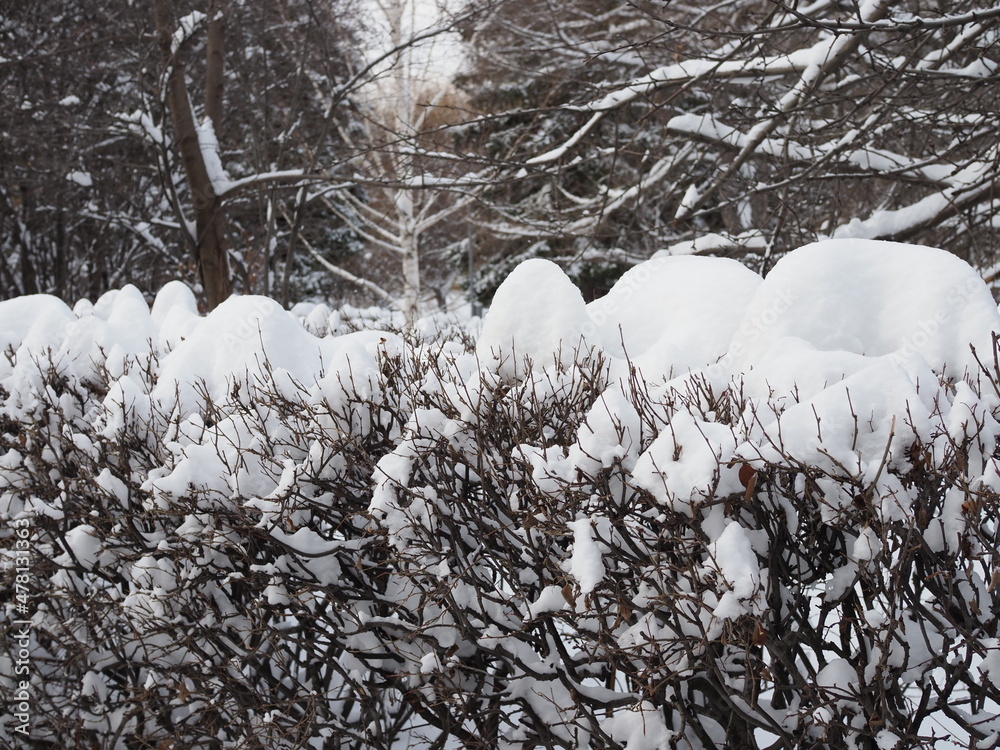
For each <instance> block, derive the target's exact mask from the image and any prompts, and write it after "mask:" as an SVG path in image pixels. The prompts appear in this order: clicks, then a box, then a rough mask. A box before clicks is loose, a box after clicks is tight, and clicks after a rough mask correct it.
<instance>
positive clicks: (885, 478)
mask: <svg viewBox="0 0 1000 750" xmlns="http://www.w3.org/2000/svg"><path fill="white" fill-rule="evenodd" d="M398 322H399V321H394V320H393V319H392V316H391V315H387V314H382V313H379V312H378V311H374V310H371V311H360V310H355V309H350V308H345V309H342V310H337V311H333V310H330V309H328V308H326V307H325V306H316V307H313V306H300V307H298V308H296V310H295V312H294V313H289V312H287V311H285V310H283V309H282V308H281V307H280V306H278V305H277V304H275V303H274V302H272V301H270V300H268V299H266V298H262V297H250V296H248V297H234V298H232V299H230V300H229V301H227V302H225V303H224V304H222V305H220V306H219V307H218V308H217V309H216V310H214V311H213V312H212V313H211V314H209V315H208V316H205V317H201V316H199V315H198V314H197V312H196V306H195V302H194V297H193V295H192V293H191V292H190V290H188V289H187V288H186V287H184V286H183V285H180V284H169V285H167V286H166V287H164V288H163V290H162V291H161V292H160V293H159V294H158V295H157V297H156V299H155V301H154V303H153V304H152V306H151V307H150V306H149V305H147V303H146V301H145V300H144V299H143V297H142V295H141V294H139V293H138V292H137V291H136V290H135V289H134V288H131V287H126V288H124V289H122V290H120V291H116V292H111V293H108V294H106V295H104V296H103V297H101V298H100V299H99V300H98V301H97V302H96V303H93V304H91V303H89V302H80V303H79V304H77V305H76V307H75V308H73V309H70V308H69V307H67V306H66V305H65V304H63V303H62V302H60V301H58V300H57V299H55V298H53V297H48V296H33V297H23V298H19V299H14V300H10V301H6V302H2V303H0V345H2V347H3V349H4V352H5V355H6V356H5V357H3V358H2V359H0V399H2V406H0V466H2V471H0V518H2V519H3V520H4V525H3V530H0V547H2V549H3V560H4V572H3V578H2V582H3V583H2V590H3V594H4V596H3V601H4V609H3V613H4V614H3V617H4V618H5V622H4V628H5V630H11V631H13V628H14V625H13V623H14V621H15V620H20V621H23V620H30V622H31V627H30V631H31V644H30V652H31V659H30V670H29V676H28V677H27V678H22V679H27V680H28V682H29V692H30V701H31V705H32V723H31V732H32V737H33V738H34V739H35V740H37V741H39V742H41V741H52V742H58V743H60V744H63V745H65V746H67V747H76V746H81V747H82V746H89V745H96V746H99V747H106V748H118V747H121V748H132V747H156V746H160V745H162V744H163V743H166V742H173V743H174V745H173V746H175V747H183V748H202V747H204V748H209V747H212V748H214V747H248V748H249V747H261V748H293V747H294V748H300V747H315V748H322V747H354V748H367V747H375V748H407V747H414V748H416V747H469V748H475V747H491V748H492V747H503V748H508V747H509V748H515V747H516V748H523V747H548V748H564V747H565V748H569V747H573V748H577V747H593V748H629V749H630V750H638V749H641V748H650V749H652V748H666V747H676V748H713V747H723V746H726V747H737V746H738V747H775V748H778V747H829V748H841V747H858V748H874V747H878V748H912V747H927V748H930V747H934V748H947V747H956V748H957V747H994V746H996V744H997V737H1000V691H998V689H997V687H996V684H995V683H996V678H997V675H998V674H1000V633H998V629H1000V620H998V615H1000V595H998V592H997V589H996V584H997V582H998V576H997V573H996V570H997V558H996V549H997V541H998V540H997V508H998V503H997V500H998V493H1000V452H998V448H997V436H998V435H1000V422H998V421H997V420H998V417H1000V368H998V365H997V341H996V332H997V331H1000V313H998V311H997V305H996V303H995V302H994V300H993V298H992V296H991V295H990V293H989V291H988V290H987V288H986V286H985V285H984V283H983V282H982V281H981V280H980V278H979V277H978V276H977V274H976V273H975V272H974V271H973V270H972V269H971V268H970V267H969V266H968V265H967V264H966V263H965V262H964V261H961V260H959V259H957V258H956V257H954V256H953V255H950V254H948V253H945V252H943V251H940V250H934V249H930V248H925V247H918V246H908V245H901V244H890V243H879V242H874V241H867V240H838V241H828V242H823V243H818V244H814V245H810V246H807V247H803V248H800V249H798V250H796V251H794V252H792V253H790V254H788V255H787V256H786V257H784V258H783V259H782V260H781V261H779V262H778V263H777V264H776V266H775V267H774V268H773V270H772V271H771V273H769V274H768V275H767V277H766V278H763V279H762V278H761V277H760V276H758V275H757V274H755V273H753V272H751V271H749V270H747V269H746V268H745V267H743V266H741V265H740V264H738V263H736V262H735V261H730V260H724V259H713V258H700V257H682V258H677V257H662V258H661V257H654V258H653V259H651V260H649V261H647V262H645V263H643V264H641V265H638V266H637V267H635V268H634V269H632V270H631V271H630V272H629V273H628V274H626V275H625V276H624V277H623V278H622V279H621V280H620V281H619V282H618V283H617V284H616V285H615V287H614V288H613V289H612V290H611V291H610V293H609V294H608V295H606V296H605V297H603V298H600V299H598V300H596V301H594V302H592V303H590V304H586V303H585V302H584V300H583V297H582V296H581V295H580V293H579V291H578V290H577V289H576V287H575V286H574V285H573V284H572V283H571V282H570V281H569V280H568V279H567V278H566V276H565V275H564V274H563V272H562V271H560V270H559V268H558V267H556V266H555V265H553V264H551V263H549V262H547V261H542V260H533V261H529V262H527V263H525V264H523V265H522V266H520V267H518V268H517V269H516V270H515V271H514V272H513V273H512V274H511V275H510V277H509V278H508V279H507V281H506V282H504V284H503V285H502V286H501V287H500V289H499V290H498V292H497V295H496V299H495V302H494V305H493V307H492V308H491V309H490V311H489V312H488V313H487V315H486V316H485V319H484V320H483V321H482V323H481V325H480V324H479V323H478V322H477V321H466V322H461V321H455V320H447V319H444V318H437V319H425V320H424V321H421V323H420V324H419V325H418V326H416V328H415V329H411V330H410V331H409V332H407V333H405V334H404V333H399V332H398V330H399V329H398ZM24 528H26V529H29V532H28V533H27V536H26V535H25V534H22V533H20V531H21V530H22V529H24ZM25 539H27V540H29V542H30V543H29V544H20V545H19V540H25ZM25 568H26V569H28V570H29V572H28V573H22V572H19V571H20V570H21V569H25ZM19 576H26V578H22V577H19ZM13 659H14V657H13V656H12V655H8V654H6V653H5V654H3V655H0V693H2V694H4V695H5V696H6V697H9V696H11V695H13V694H14V692H15V691H16V690H18V689H20V686H19V684H18V679H17V678H16V677H15V672H14V662H13ZM0 733H2V734H3V736H4V741H5V742H10V741H14V740H15V739H16V738H17V736H18V735H17V728H16V725H14V724H13V723H11V722H10V721H8V722H6V723H4V724H3V728H2V729H0Z"/></svg>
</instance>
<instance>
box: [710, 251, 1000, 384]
mask: <svg viewBox="0 0 1000 750" xmlns="http://www.w3.org/2000/svg"><path fill="white" fill-rule="evenodd" d="M995 330H1000V315H998V313H997V305H996V303H995V302H994V300H993V297H992V295H991V294H990V292H989V289H987V288H986V285H985V284H984V283H983V281H982V279H981V278H980V277H979V275H978V274H977V273H976V272H975V271H974V270H973V269H972V268H971V267H970V266H969V265H968V264H967V263H966V262H965V261H963V260H961V259H959V258H957V257H955V256H954V255H952V254H950V253H947V252H944V251H942V250H936V249H933V248H929V247H922V246H919V245H903V244H899V243H893V242H880V241H876V240H826V241H824V242H817V243H815V244H812V245H807V246H805V247H802V248H799V249H798V250H795V251H793V252H791V253H789V254H788V255H786V256H785V257H784V258H782V259H781V260H780V261H778V263H777V264H776V265H775V267H774V269H773V270H772V271H771V273H769V274H768V276H767V278H766V279H765V280H764V283H763V284H762V285H761V287H760V289H759V290H758V291H757V294H756V295H755V297H754V298H753V300H752V302H751V303H750V305H749V306H748V307H747V309H746V311H745V313H744V316H743V320H742V321H741V323H740V324H739V328H738V331H737V334H736V336H735V337H734V339H733V342H732V345H731V347H730V351H729V357H730V358H731V365H730V370H731V371H734V372H735V371H746V370H749V369H753V368H756V369H762V366H763V365H765V364H767V363H770V364H772V367H770V368H767V367H765V368H764V369H768V370H771V371H772V372H773V374H779V371H784V372H785V373H786V374H787V375H794V372H792V370H794V369H795V368H794V365H795V362H794V361H789V360H788V358H787V357H785V356H783V355H785V354H789V353H791V354H792V355H793V356H794V360H796V361H798V362H800V363H802V364H805V363H806V362H807V361H811V362H821V363H825V364H824V365H823V369H824V370H825V372H824V375H825V376H826V377H827V378H833V379H840V378H841V377H843V376H844V374H847V373H846V372H840V373H838V372H837V369H838V368H840V367H843V368H844V369H845V370H849V371H856V369H855V368H856V367H859V366H864V363H863V362H862V361H860V360H857V359H856V357H857V356H862V357H866V358H872V357H881V356H892V357H893V359H894V360H895V361H897V362H899V363H900V364H905V363H907V362H912V361H914V360H916V361H917V362H920V363H921V364H922V363H926V364H927V365H929V366H930V367H931V368H932V369H933V370H934V371H935V372H938V373H942V372H944V370H945V368H947V370H948V373H947V374H950V375H951V376H953V377H961V376H962V375H963V374H964V373H966V372H968V373H975V372H976V370H977V369H978V367H977V365H976V363H975V360H974V359H973V357H972V353H971V350H970V348H969V345H970V344H972V345H974V346H975V347H976V349H977V350H978V351H979V352H989V351H990V350H991V347H992V339H991V332H992V331H995ZM809 352H827V353H830V352H832V353H834V354H833V355H832V356H829V355H828V356H823V355H818V356H811V355H810V354H809ZM843 355H846V356H843ZM768 374H772V373H771V372H769V373H768ZM838 376H839V377H838ZM799 385H802V384H801V383H799Z"/></svg>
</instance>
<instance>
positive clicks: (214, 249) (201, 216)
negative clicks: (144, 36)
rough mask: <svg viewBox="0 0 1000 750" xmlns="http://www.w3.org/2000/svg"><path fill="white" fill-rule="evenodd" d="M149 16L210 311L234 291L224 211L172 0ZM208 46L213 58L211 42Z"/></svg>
mask: <svg viewBox="0 0 1000 750" xmlns="http://www.w3.org/2000/svg"><path fill="white" fill-rule="evenodd" d="M153 15H154V18H155V19H156V30H157V34H158V35H159V42H160V50H161V52H162V54H163V59H164V62H165V63H166V65H167V67H168V80H167V97H166V100H167V107H168V109H169V110H170V119H171V122H172V123H173V127H174V137H175V138H176V140H177V146H178V148H179V150H180V153H181V161H182V163H183V164H184V174H185V175H186V177H187V182H188V187H189V188H190V190H191V199H192V202H193V204H194V206H193V208H194V218H195V227H196V231H197V235H196V237H195V243H196V246H195V248H194V255H195V260H196V261H197V263H198V273H199V275H200V277H201V283H202V287H203V288H204V292H205V303H206V305H207V306H208V309H209V310H212V309H214V308H215V307H217V306H218V305H219V304H220V303H221V302H223V301H224V300H225V299H226V298H227V297H229V295H230V294H231V293H232V286H231V284H230V278H229V259H228V257H227V247H226V237H225V215H224V213H223V209H222V200H221V198H220V197H219V196H218V195H217V194H216V192H215V188H214V186H213V185H212V180H211V178H210V176H209V174H208V168H207V167H206V165H205V157H204V155H203V154H202V152H201V144H200V142H199V140H198V128H197V125H196V124H195V120H194V113H193V112H192V110H191V99H190V97H189V96H188V90H187V82H186V81H185V79H184V66H183V64H182V63H181V62H180V61H179V60H178V59H177V57H176V55H175V54H174V52H173V50H172V48H171V47H172V41H173V40H172V37H173V32H174V29H175V28H176V26H177V23H176V21H175V19H174V10H173V4H172V2H171V0H153ZM209 48H210V52H209V54H210V55H211V54H212V51H211V48H212V45H211V44H210V45H209ZM220 54H221V50H220ZM220 64H221V63H220ZM209 67H212V66H211V65H210V66H209ZM220 73H221V71H220ZM216 92H217V94H218V101H217V102H216V104H217V109H218V110H220V112H221V107H222V102H221V92H222V89H221V82H220V83H219V84H218V87H217V89H216ZM216 104H213V108H215V107H216ZM217 114H218V113H217ZM220 119H221V116H220Z"/></svg>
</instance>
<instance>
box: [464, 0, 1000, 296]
mask: <svg viewBox="0 0 1000 750" xmlns="http://www.w3.org/2000/svg"><path fill="white" fill-rule="evenodd" d="M998 23H1000V15H998V14H997V12H996V8H994V7H993V3H990V2H985V1H984V0H960V1H959V2H950V3H946V4H942V3H939V2H936V0H926V1H925V0H908V1H907V2H888V0H865V2H853V3H852V2H819V3H804V2H798V1H797V0H796V1H795V2H779V1H778V0H759V1H758V0H748V1H741V2H722V3H676V2H672V3H660V2H644V1H642V0H640V1H639V2H631V3H616V2H611V1H610V0H589V1H588V2H564V1H563V0H535V1H530V2H522V1H520V0H518V1H516V2H513V1H512V2H501V3H498V4H496V5H495V6H494V7H493V9H492V11H491V12H490V13H484V14H482V15H481V16H479V17H477V18H476V21H475V23H470V24H468V25H467V26H466V27H465V37H466V39H467V40H468V41H469V43H470V55H471V58H472V61H473V65H472V67H471V69H470V70H469V71H463V75H462V76H460V78H459V81H458V82H459V85H461V86H462V87H463V88H464V90H466V91H467V92H468V93H469V95H470V99H471V102H472V103H473V105H474V106H475V107H477V108H478V109H479V110H480V111H483V112H485V113H488V116H487V117H485V118H484V119H483V121H482V122H481V123H477V132H478V133H479V134H480V135H481V137H483V139H484V147H483V148H484V153H485V154H486V155H488V156H489V157H491V158H495V159H510V160H513V161H516V162H519V163H521V164H523V165H524V166H525V167H526V170H527V171H526V174H525V178H526V179H524V180H521V181H519V182H517V183H502V184H499V185H498V186H497V189H496V190H495V191H494V192H493V193H492V194H491V195H490V197H489V199H487V200H486V201H485V202H486V203H488V204H490V205H491V206H492V208H493V209H494V212H493V213H491V214H487V216H489V217H490V218H489V219H488V225H489V229H488V230H486V231H482V232H480V233H479V239H480V243H481V244H482V246H483V252H484V253H485V252H487V251H489V252H493V253H499V254H508V255H509V254H512V253H513V254H514V255H516V256H518V257H530V256H533V255H542V256H543V257H550V258H554V259H555V258H558V259H560V260H561V261H562V262H563V264H564V265H565V266H566V267H568V268H570V267H571V268H573V269H574V271H575V276H576V277H578V278H579V279H581V283H583V282H587V283H589V284H591V285H593V286H594V287H595V289H596V291H598V292H599V291H600V290H601V287H602V285H603V284H606V283H607V278H610V279H611V280H613V279H614V278H616V277H617V276H618V275H619V274H620V273H621V270H622V269H623V268H627V267H628V266H629V265H631V264H634V263H635V262H637V260H641V259H645V258H647V257H649V256H650V255H651V254H653V253H655V252H657V251H660V250H663V249H665V248H670V252H672V253H675V254H677V253H691V252H699V253H705V254H721V255H729V256H735V257H741V258H745V259H746V262H747V263H748V264H750V265H752V266H753V267H755V268H758V269H763V270H765V271H766V269H767V268H769V267H770V265H771V264H772V263H773V261H774V259H776V258H777V257H780V255H781V254H782V253H784V252H786V251H788V250H790V249H792V248H795V247H798V246H800V245H802V244H804V243H806V242H810V241H814V240H816V239H818V238H823V237H864V238H880V239H891V240H900V241H910V242H921V243H923V244H928V245H933V246H936V247H944V248H946V249H949V250H951V251H953V252H955V253H956V254H958V255H959V256H960V257H963V258H966V259H968V260H970V262H972V263H974V264H977V265H980V266H981V267H984V268H989V267H990V266H992V264H994V263H996V262H997V258H996V252H997V238H996V230H995V225H994V221H993V216H994V215H995V214H996V206H995V203H994V201H995V195H996V179H997V171H996V163H997V158H996V157H997V154H996V143H995V139H994V137H993V133H995V132H996V130H997V122H996V120H995V117H996V112H997V111H998V108H997V96H998V89H997V80H998V79H997V69H998V62H1000V57H998V53H997V46H996V44H997V39H998V36H997V29H998ZM503 277H504V274H503V273H502V272H501V273H499V274H497V275H496V276H495V277H485V278H484V279H483V285H484V287H485V288H486V289H488V290H490V291H491V290H492V289H493V288H495V285H496V284H497V283H498V282H499V281H500V280H502V279H503Z"/></svg>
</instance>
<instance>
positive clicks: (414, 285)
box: [403, 233, 420, 326]
mask: <svg viewBox="0 0 1000 750" xmlns="http://www.w3.org/2000/svg"><path fill="white" fill-rule="evenodd" d="M404 247H405V248H406V250H405V252H404V253H403V313H404V314H405V315H406V324H407V325H408V326H412V325H413V324H414V323H415V322H416V320H417V314H418V313H419V302H420V253H419V250H420V236H419V235H418V234H416V233H410V234H409V236H407V237H406V238H405V242H404Z"/></svg>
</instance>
